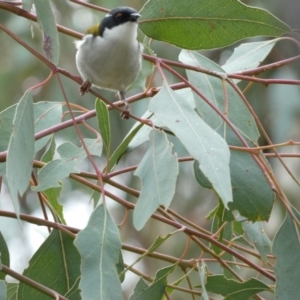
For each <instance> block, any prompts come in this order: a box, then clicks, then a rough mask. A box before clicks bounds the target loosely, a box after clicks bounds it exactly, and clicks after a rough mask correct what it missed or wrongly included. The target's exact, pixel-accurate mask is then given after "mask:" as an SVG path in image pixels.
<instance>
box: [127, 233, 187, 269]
mask: <svg viewBox="0 0 300 300" xmlns="http://www.w3.org/2000/svg"><path fill="white" fill-rule="evenodd" d="M179 231H180V232H181V230H179ZM179 231H178V230H176V231H174V232H171V233H169V234H167V235H166V236H165V237H161V236H158V237H157V238H156V239H155V241H154V242H153V243H152V245H151V246H150V247H149V248H148V249H147V251H145V252H144V253H143V254H141V255H140V256H139V257H138V259H136V260H135V261H134V262H133V263H132V264H131V265H130V267H133V266H134V265H135V264H136V263H138V262H139V261H141V260H142V259H143V258H145V257H147V255H149V254H150V253H153V252H154V251H155V250H156V249H157V248H158V247H159V246H161V245H162V244H163V243H164V242H165V241H166V240H168V239H169V238H170V237H171V236H173V235H174V234H176V233H178V232H179Z"/></svg>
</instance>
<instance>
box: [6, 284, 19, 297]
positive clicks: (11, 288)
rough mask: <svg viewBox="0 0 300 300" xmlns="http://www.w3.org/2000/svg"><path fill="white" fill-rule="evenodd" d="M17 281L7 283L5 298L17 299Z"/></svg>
mask: <svg viewBox="0 0 300 300" xmlns="http://www.w3.org/2000/svg"><path fill="white" fill-rule="evenodd" d="M18 286H19V284H18V283H10V282H8V283H7V294H6V300H18V299H17V290H18Z"/></svg>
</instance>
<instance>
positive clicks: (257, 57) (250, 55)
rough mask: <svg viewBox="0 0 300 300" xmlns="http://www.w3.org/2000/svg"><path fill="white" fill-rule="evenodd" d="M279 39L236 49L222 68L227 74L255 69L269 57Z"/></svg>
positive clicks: (244, 45)
mask: <svg viewBox="0 0 300 300" xmlns="http://www.w3.org/2000/svg"><path fill="white" fill-rule="evenodd" d="M278 40H279V39H274V40H268V41H263V42H253V43H244V44H241V45H239V46H238V47H236V48H234V52H233V54H232V55H231V56H230V57H229V58H228V60H227V61H226V64H225V65H223V66H222V68H223V70H225V71H226V73H236V72H239V71H244V70H249V69H254V68H256V67H258V66H259V65H260V64H261V63H262V62H263V61H264V60H265V58H266V57H267V56H268V54H269V53H270V51H271V50H272V49H273V47H274V46H275V44H276V42H278Z"/></svg>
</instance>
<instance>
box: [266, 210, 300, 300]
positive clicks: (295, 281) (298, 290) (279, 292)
mask: <svg viewBox="0 0 300 300" xmlns="http://www.w3.org/2000/svg"><path fill="white" fill-rule="evenodd" d="M292 210H293V213H294V215H295V216H296V218H297V219H298V220H300V214H299V212H298V211H297V210H296V209H295V208H293V209H292ZM272 252H273V254H274V255H275V257H276V265H275V267H274V271H275V275H276V289H275V299H276V300H281V299H298V298H299V295H300V285H299V270H300V242H299V228H298V227H297V225H296V223H295V222H294V221H293V219H292V218H291V216H290V214H289V213H288V212H287V213H286V217H285V220H284V221H283V223H282V225H281V227H280V228H279V230H278V232H277V233H276V236H275V238H274V242H273V248H272Z"/></svg>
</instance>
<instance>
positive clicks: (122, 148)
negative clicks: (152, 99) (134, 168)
mask: <svg viewBox="0 0 300 300" xmlns="http://www.w3.org/2000/svg"><path fill="white" fill-rule="evenodd" d="M143 126H144V124H143V123H140V124H139V125H137V126H136V127H135V128H134V129H133V130H131V131H130V132H129V133H128V134H127V135H126V137H125V138H124V140H123V141H122V142H121V144H120V145H119V146H118V148H117V149H116V150H115V151H114V153H113V154H112V155H111V157H110V159H109V168H108V171H109V172H110V171H112V170H113V169H114V168H115V166H116V164H117V162H118V161H119V159H120V158H121V156H122V155H123V154H124V153H125V151H126V149H127V147H128V145H129V143H130V142H131V141H132V139H133V138H134V136H135V135H136V134H137V132H138V131H139V130H140V129H141V128H142V127H143ZM105 169H106V167H105V168H104V170H105Z"/></svg>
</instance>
